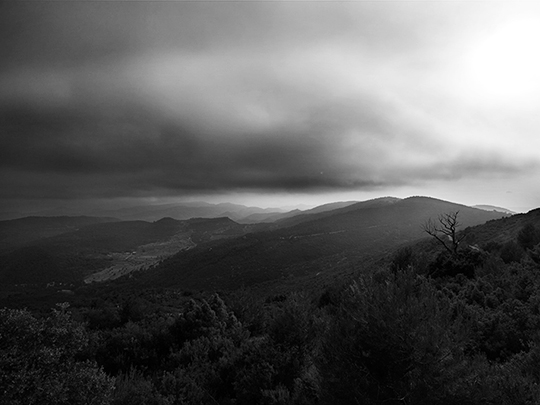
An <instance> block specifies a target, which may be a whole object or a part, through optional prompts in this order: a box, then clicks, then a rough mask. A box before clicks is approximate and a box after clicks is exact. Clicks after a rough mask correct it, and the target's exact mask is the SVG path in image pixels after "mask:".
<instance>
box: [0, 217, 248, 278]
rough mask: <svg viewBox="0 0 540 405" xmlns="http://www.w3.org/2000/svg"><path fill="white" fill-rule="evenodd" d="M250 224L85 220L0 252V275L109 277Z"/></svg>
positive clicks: (216, 220) (241, 230) (232, 234)
mask: <svg viewBox="0 0 540 405" xmlns="http://www.w3.org/2000/svg"><path fill="white" fill-rule="evenodd" d="M253 227H254V226H245V225H240V224H238V223H236V222H234V221H232V220H230V219H229V218H213V219H203V218H194V219H190V220H187V221H177V220H174V219H172V218H163V219H161V220H159V221H156V222H145V221H122V222H109V223H98V224H93V225H88V226H85V227H81V228H80V229H78V230H73V231H71V232H65V233H62V234H59V235H56V236H51V237H48V238H41V239H38V240H34V241H33V242H32V243H31V244H29V245H27V246H24V247H20V248H16V249H12V250H11V251H10V252H6V253H4V254H2V255H0V281H2V282H3V283H4V284H15V283H26V284H39V283H48V282H52V281H56V282H75V281H77V282H81V281H82V280H83V278H85V279H86V280H87V281H104V280H109V279H114V278H117V277H120V276H122V275H125V274H128V273H130V272H132V271H134V270H141V269H146V268H148V267H150V266H153V265H155V264H157V263H159V262H160V261H161V260H163V259H164V258H166V257H168V256H170V255H173V254H175V253H177V252H178V251H180V250H184V249H190V248H193V247H195V246H197V245H198V244H200V243H204V242H208V241H212V240H220V239H226V238H231V237H236V236H239V235H243V234H245V233H246V232H249V231H251V230H252V229H253ZM255 227H256V226H255Z"/></svg>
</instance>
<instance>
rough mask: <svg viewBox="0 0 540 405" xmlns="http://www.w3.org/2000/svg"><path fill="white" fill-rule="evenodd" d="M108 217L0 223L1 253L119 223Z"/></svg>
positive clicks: (35, 219) (39, 219) (45, 218)
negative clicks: (59, 236) (40, 241)
mask: <svg viewBox="0 0 540 405" xmlns="http://www.w3.org/2000/svg"><path fill="white" fill-rule="evenodd" d="M117 221H119V220H118V219H116V218H108V217H85V216H80V217H66V216H64V217H26V218H20V219H12V220H8V221H0V252H1V251H6V250H8V249H14V248H17V247H22V246H24V245H27V244H29V243H31V242H33V241H36V240H38V239H42V238H48V237H51V236H56V235H61V234H63V233H68V232H73V231H76V230H77V229H79V228H82V227H85V226H88V225H95V224H100V223H107V222H117Z"/></svg>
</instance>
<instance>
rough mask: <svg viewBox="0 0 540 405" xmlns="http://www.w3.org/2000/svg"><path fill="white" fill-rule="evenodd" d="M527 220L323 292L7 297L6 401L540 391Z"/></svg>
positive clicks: (145, 291) (528, 400)
mask: <svg viewBox="0 0 540 405" xmlns="http://www.w3.org/2000/svg"><path fill="white" fill-rule="evenodd" d="M455 219H457V217H456V218H455ZM518 219H519V221H520V223H519V224H520V226H519V227H514V224H515V222H509V221H508V220H500V222H499V221H496V222H494V223H488V224H486V225H484V226H483V227H477V228H471V229H468V230H463V231H462V232H461V233H459V232H457V230H456V233H455V236H456V240H459V241H460V242H461V243H460V245H459V249H456V250H455V251H453V252H450V251H448V249H445V248H443V247H442V246H440V244H439V242H437V241H433V245H434V246H439V248H438V249H439V250H432V249H433V248H432V245H429V244H427V242H422V243H419V244H414V245H408V246H405V247H402V248H401V249H398V250H396V251H395V252H394V253H392V254H389V255H388V259H387V260H386V261H381V262H378V264H377V265H375V266H372V268H370V269H369V271H367V270H364V271H362V272H359V273H358V274H356V275H355V277H354V278H353V279H352V280H335V281H334V282H332V283H330V282H329V283H327V284H326V285H325V286H320V287H319V288H314V289H311V290H307V289H304V290H301V289H297V291H292V290H291V291H288V292H283V293H275V292H271V291H270V290H267V291H266V294H261V290H250V289H242V290H237V291H234V292H230V291H229V292H226V291H225V292H223V291H222V292H219V293H216V292H204V291H202V292H201V291H186V290H177V289H176V290H175V289H149V288H142V287H140V286H138V287H136V286H134V285H133V284H130V285H131V287H130V288H127V287H126V286H127V285H128V284H127V281H126V280H124V281H123V282H124V283H125V284H114V285H113V287H114V288H106V287H104V286H100V287H99V288H98V287H95V286H88V287H85V288H86V290H84V291H86V292H85V293H78V294H77V295H76V296H73V297H72V299H71V305H70V306H69V308H68V307H67V305H61V306H59V307H58V308H57V309H54V310H53V311H52V312H50V310H47V311H46V312H43V311H38V310H34V311H30V310H27V309H16V308H11V309H8V308H5V309H3V310H1V311H0V331H1V332H0V386H2V387H5V388H3V389H4V392H3V398H2V400H3V403H6V404H23V403H24V404H32V403H51V404H68V403H69V404H79V403H80V404H83V403H84V404H86V403H88V404H114V405H122V404H130V405H131V404H160V405H172V404H236V405H240V404H291V405H292V404H302V405H304V404H323V405H325V404H336V403H339V404H367V405H371V404H380V405H382V404H396V405H397V404H419V405H422V404H426V405H427V404H470V405H476V404H482V405H484V404H485V405H491V404H509V405H510V404H537V403H540V372H539V370H538V362H539V361H540V334H539V333H538V331H539V330H540V236H539V235H540V232H539V229H540V228H539V225H538V222H539V221H537V220H536V219H537V217H536V213H533V214H531V215H530V216H528V217H519V218H518ZM505 224H506V225H505ZM491 228H495V229H497V230H498V231H502V230H508V229H513V231H512V232H511V233H508V234H507V235H506V237H505V238H506V239H504V240H500V239H496V238H498V235H499V234H500V232H493V237H486V236H485V235H488V234H491V232H492V231H491V230H490V229H491ZM428 242H429V241H428ZM450 250H452V249H450ZM124 287H126V288H124Z"/></svg>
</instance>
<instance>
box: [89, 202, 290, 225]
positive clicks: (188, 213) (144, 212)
mask: <svg viewBox="0 0 540 405" xmlns="http://www.w3.org/2000/svg"><path fill="white" fill-rule="evenodd" d="M281 212H283V210H281V209H278V208H259V207H247V206H245V205H241V204H231V203H220V204H210V203H206V202H186V203H175V204H158V205H142V206H136V207H128V208H122V209H118V210H108V211H99V214H100V215H108V216H114V217H118V218H121V219H123V220H126V221H134V220H142V221H157V220H159V219H160V218H163V217H170V218H174V219H177V220H187V219H191V218H217V217H229V218H231V219H232V220H235V221H237V220H241V219H242V218H245V217H248V216H250V215H253V214H269V213H281Z"/></svg>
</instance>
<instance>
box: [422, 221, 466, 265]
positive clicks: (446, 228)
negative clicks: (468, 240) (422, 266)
mask: <svg viewBox="0 0 540 405" xmlns="http://www.w3.org/2000/svg"><path fill="white" fill-rule="evenodd" d="M458 214H459V211H456V212H450V213H446V214H441V215H439V217H438V220H437V221H434V220H432V219H431V218H429V219H428V220H427V221H426V222H425V223H424V225H423V226H422V229H423V230H424V232H426V233H427V234H428V235H430V236H433V237H434V238H435V239H436V240H437V241H439V242H440V243H441V244H442V245H443V246H444V248H445V249H446V250H447V251H448V252H449V253H450V254H452V255H455V254H457V252H458V247H459V244H460V242H461V241H462V240H463V238H464V237H465V235H458V234H457V228H458V227H459V226H460V225H461V223H460V222H459V221H458V219H457V218H458Z"/></svg>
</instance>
